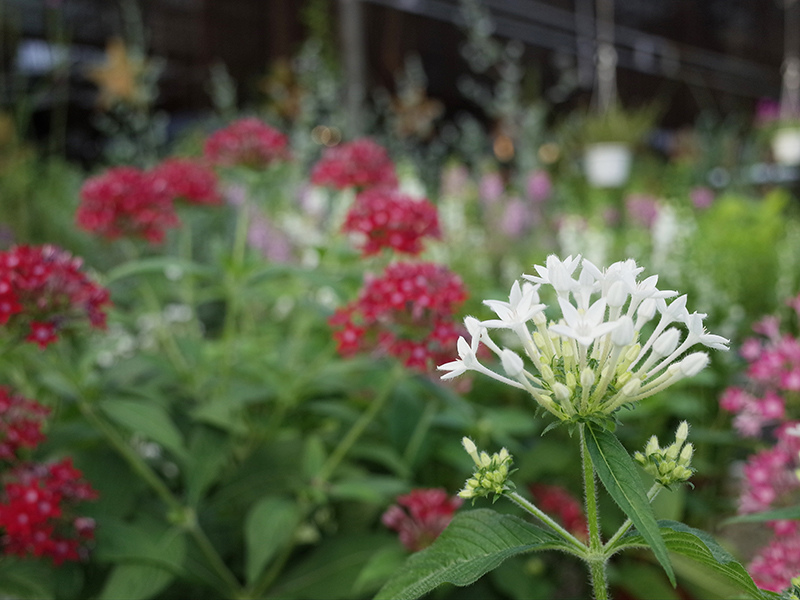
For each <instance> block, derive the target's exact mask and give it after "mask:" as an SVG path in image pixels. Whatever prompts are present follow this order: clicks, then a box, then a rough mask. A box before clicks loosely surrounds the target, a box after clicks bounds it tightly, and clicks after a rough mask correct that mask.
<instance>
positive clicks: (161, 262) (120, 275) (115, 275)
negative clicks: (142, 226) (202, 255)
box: [105, 256, 213, 285]
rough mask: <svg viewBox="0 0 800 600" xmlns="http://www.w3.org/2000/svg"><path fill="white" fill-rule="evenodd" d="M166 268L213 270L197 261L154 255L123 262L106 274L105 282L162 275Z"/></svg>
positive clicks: (205, 271) (184, 270)
mask: <svg viewBox="0 0 800 600" xmlns="http://www.w3.org/2000/svg"><path fill="white" fill-rule="evenodd" d="M168 268H173V269H180V272H181V273H190V274H194V275H200V274H204V273H205V274H211V273H212V272H213V271H212V270H211V269H209V268H208V267H204V266H202V265H199V264H197V263H194V262H191V261H188V260H183V259H180V258H176V257H173V256H154V257H152V258H143V259H141V260H133V261H130V262H126V263H123V264H121V265H119V266H117V267H115V268H113V269H111V270H110V271H108V273H107V274H106V277H105V284H106V285H108V284H110V283H111V282H113V281H116V280H118V279H124V278H125V277H131V276H133V275H140V274H144V273H160V274H161V275H163V274H164V273H165V271H166V270H167V269H168Z"/></svg>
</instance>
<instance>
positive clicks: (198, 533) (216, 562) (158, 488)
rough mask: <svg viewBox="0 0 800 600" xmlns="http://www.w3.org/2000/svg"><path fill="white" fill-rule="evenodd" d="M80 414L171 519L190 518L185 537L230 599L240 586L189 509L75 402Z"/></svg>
mask: <svg viewBox="0 0 800 600" xmlns="http://www.w3.org/2000/svg"><path fill="white" fill-rule="evenodd" d="M78 405H79V407H80V411H81V413H82V414H83V415H84V416H85V417H86V420H87V421H89V423H91V424H92V425H93V426H94V427H95V428H96V429H97V430H98V431H99V432H100V433H101V434H103V436H104V437H105V438H106V440H107V441H108V442H109V443H110V444H111V446H112V447H113V448H114V449H115V450H116V451H117V452H118V453H119V454H120V455H121V456H122V458H123V459H124V460H125V462H127V463H128V465H129V466H130V467H131V468H132V469H133V470H134V472H135V473H136V474H137V475H138V476H139V477H141V478H142V480H143V481H144V482H145V483H146V484H147V485H149V486H150V488H152V490H153V491H154V492H155V493H156V495H157V496H158V497H159V498H161V500H163V501H164V504H166V505H167V506H168V507H169V512H170V513H172V514H173V515H180V516H182V517H184V518H185V517H186V516H187V515H189V514H191V517H190V518H189V519H185V521H187V522H185V523H184V526H185V528H186V530H187V531H188V532H189V534H190V535H191V536H192V538H193V539H194V541H195V542H196V543H197V546H198V547H199V548H200V551H201V552H202V553H203V556H205V557H206V559H207V560H208V562H209V564H210V565H211V567H212V568H213V569H214V572H215V574H216V575H217V576H218V577H219V578H220V579H221V580H222V581H224V582H225V585H226V586H227V587H226V588H225V589H222V590H219V591H221V592H223V593H224V595H225V596H229V595H231V592H236V591H238V590H240V589H241V585H240V584H239V582H238V581H237V579H236V577H234V575H233V573H231V571H230V569H228V567H227V566H225V563H224V562H223V560H222V558H221V557H220V555H219V553H218V552H217V551H216V549H215V548H214V546H213V545H212V544H211V542H210V541H209V539H208V537H207V536H206V534H205V532H204V531H203V530H202V529H201V528H200V525H199V524H198V523H197V519H196V517H195V515H194V513H193V512H191V513H190V512H189V511H190V510H191V509H187V508H186V507H184V506H183V504H181V502H180V501H179V500H178V498H176V497H175V495H174V494H173V493H172V491H170V489H169V488H168V487H167V485H166V484H165V483H164V482H163V481H162V480H161V478H160V477H159V476H158V475H156V474H155V472H153V470H152V469H151V468H150V466H149V465H148V464H147V463H146V462H144V460H143V459H142V457H141V456H139V454H137V453H136V451H135V450H133V448H131V447H130V445H128V443H127V442H126V441H125V440H124V439H122V436H120V434H119V433H118V432H117V430H116V429H114V427H112V426H111V425H110V424H109V423H107V422H106V421H105V420H104V419H103V418H102V417H101V416H100V415H98V414H97V413H96V412H95V410H94V408H93V407H92V406H91V405H90V404H88V403H87V402H86V401H79V403H78Z"/></svg>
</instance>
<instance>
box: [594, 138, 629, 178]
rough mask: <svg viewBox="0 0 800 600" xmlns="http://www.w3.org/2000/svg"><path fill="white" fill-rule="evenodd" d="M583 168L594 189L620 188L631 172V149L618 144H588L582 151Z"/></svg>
mask: <svg viewBox="0 0 800 600" xmlns="http://www.w3.org/2000/svg"><path fill="white" fill-rule="evenodd" d="M583 168H584V172H585V173H586V179H587V180H588V181H589V183H590V184H592V185H593V186H594V187H598V188H610V187H620V186H621V185H624V184H625V182H626V181H628V176H629V175H630V172H631V149H630V148H629V147H628V146H627V145H626V144H622V143H618V142H603V143H596V144H589V145H588V146H586V149H585V150H584V154H583Z"/></svg>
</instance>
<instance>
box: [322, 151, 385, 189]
mask: <svg viewBox="0 0 800 600" xmlns="http://www.w3.org/2000/svg"><path fill="white" fill-rule="evenodd" d="M311 182H312V183H313V184H314V185H318V186H330V187H333V188H336V189H338V190H343V189H346V188H358V189H365V188H367V187H372V186H376V185H385V186H389V187H395V186H396V185H397V174H396V172H395V168H394V163H393V162H392V160H391V159H390V158H389V153H388V152H387V151H386V149H385V148H383V147H382V146H379V145H378V144H376V143H375V142H373V141H372V140H371V139H369V138H361V139H357V140H353V141H352V142H347V143H345V144H339V145H338V146H333V147H331V148H326V149H325V151H324V152H323V154H322V158H320V160H319V161H318V162H317V164H315V165H314V167H313V169H312V170H311Z"/></svg>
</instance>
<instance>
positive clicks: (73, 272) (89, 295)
mask: <svg viewBox="0 0 800 600" xmlns="http://www.w3.org/2000/svg"><path fill="white" fill-rule="evenodd" d="M82 264H83V263H82V261H81V259H79V258H76V257H73V256H72V255H71V254H70V253H69V252H66V251H65V250H61V249H60V248H57V247H55V246H51V245H44V246H15V247H13V248H11V249H9V250H7V251H5V252H0V325H5V326H6V328H7V329H8V330H10V331H11V332H12V333H13V334H14V335H18V336H20V338H24V339H26V340H27V341H30V342H33V343H36V344H38V345H39V346H40V347H42V348H44V347H46V346H47V345H48V344H50V343H51V342H53V341H55V340H56V339H57V338H58V332H59V331H60V330H62V329H64V328H65V327H68V326H71V325H73V324H74V323H75V322H79V321H82V320H84V319H87V320H88V321H89V324H90V325H91V326H92V327H97V328H103V327H105V324H106V314H105V307H106V305H108V304H110V300H109V294H108V290H106V289H105V288H103V287H101V286H99V285H97V284H96V283H94V282H93V281H91V280H90V279H89V278H88V277H87V276H86V274H85V273H83V272H82V271H81V266H82Z"/></svg>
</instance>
